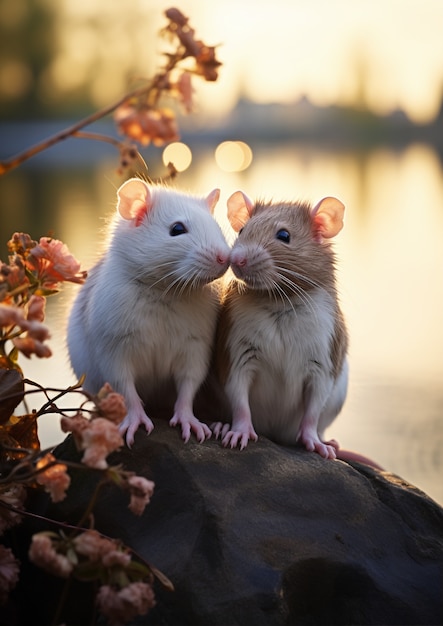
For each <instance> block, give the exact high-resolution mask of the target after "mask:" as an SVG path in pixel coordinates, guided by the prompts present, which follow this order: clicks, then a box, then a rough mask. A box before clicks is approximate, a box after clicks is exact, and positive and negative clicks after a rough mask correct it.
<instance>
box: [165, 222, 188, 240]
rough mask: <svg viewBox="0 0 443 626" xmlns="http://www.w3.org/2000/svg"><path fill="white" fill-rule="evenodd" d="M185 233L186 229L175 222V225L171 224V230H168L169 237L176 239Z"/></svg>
mask: <svg viewBox="0 0 443 626" xmlns="http://www.w3.org/2000/svg"><path fill="white" fill-rule="evenodd" d="M187 232H188V229H187V228H186V226H185V225H184V224H182V223H181V222H175V224H172V226H171V228H170V229H169V234H170V235H171V237H177V235H184V234H185V233H187Z"/></svg>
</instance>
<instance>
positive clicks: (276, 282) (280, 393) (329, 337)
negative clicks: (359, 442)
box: [211, 191, 348, 458]
mask: <svg viewBox="0 0 443 626" xmlns="http://www.w3.org/2000/svg"><path fill="white" fill-rule="evenodd" d="M343 214H344V206H343V204H342V203H341V202H340V201H339V200H337V199H336V198H331V197H328V198H324V199H323V200H321V201H320V202H319V203H318V204H317V205H316V206H315V207H314V208H311V206H309V205H308V204H305V203H303V202H283V203H265V202H257V203H255V204H254V203H253V202H252V201H251V200H250V199H249V198H248V197H247V196H246V195H245V194H244V193H242V192H240V191H237V192H236V193H234V194H233V195H232V196H231V197H230V198H229V200H228V218H229V220H230V223H231V225H232V227H233V229H234V230H235V231H236V232H238V233H239V235H238V238H237V239H236V241H235V243H234V245H233V248H232V251H231V268H232V270H233V272H234V274H235V279H234V280H233V281H231V282H230V283H229V286H228V287H227V290H226V293H225V297H224V301H223V307H222V313H221V318H220V324H219V332H218V340H217V370H218V373H219V376H220V379H221V382H222V384H223V385H224V389H225V392H226V394H227V397H228V400H229V403H230V406H231V409H232V424H231V425H228V424H223V423H222V422H217V423H214V424H212V426H211V428H212V430H213V432H214V433H215V435H216V436H220V437H221V438H222V443H223V445H225V446H231V447H233V448H234V447H237V446H240V448H244V447H245V446H246V445H247V444H248V441H249V440H250V439H252V440H256V439H257V436H258V435H257V434H261V435H263V436H266V437H268V438H270V439H272V440H274V441H276V442H277V443H281V444H285V445H291V444H295V443H297V442H300V443H301V444H302V445H304V447H305V448H306V449H307V450H310V451H315V452H317V453H318V454H320V455H321V456H323V457H325V458H336V450H337V448H338V444H337V442H335V441H334V440H332V441H324V439H323V436H324V430H325V429H326V427H328V426H329V425H330V424H331V422H332V421H333V420H334V419H335V417H336V416H337V414H338V413H339V412H340V410H341V408H342V405H343V403H344V400H345V397H346V393H347V381H348V364H347V358H346V354H347V345H348V334H347V330H346V326H345V322H344V318H343V315H342V312H341V309H340V306H339V303H338V297H337V288H336V279H335V260H334V254H333V251H332V249H331V245H330V243H329V242H328V241H327V240H328V239H330V238H331V237H334V236H335V235H336V234H337V233H338V232H339V231H340V230H341V228H342V226H343Z"/></svg>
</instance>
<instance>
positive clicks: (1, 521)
mask: <svg viewBox="0 0 443 626" xmlns="http://www.w3.org/2000/svg"><path fill="white" fill-rule="evenodd" d="M25 498H26V489H25V488H24V487H23V485H20V484H9V485H3V486H1V487H0V535H1V534H3V532H4V531H5V530H6V529H7V528H11V527H12V526H15V525H16V524H18V523H20V522H21V520H22V516H21V515H20V510H22V509H23V504H24V501H25ZM2 502H3V503H4V504H6V505H8V506H10V507H13V508H14V509H16V511H11V510H10V509H7V508H6V507H4V506H1V504H2Z"/></svg>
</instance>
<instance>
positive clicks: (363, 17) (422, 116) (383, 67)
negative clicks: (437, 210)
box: [46, 0, 443, 123]
mask: <svg viewBox="0 0 443 626" xmlns="http://www.w3.org/2000/svg"><path fill="white" fill-rule="evenodd" d="M48 1H49V2H51V1H52V4H53V10H54V12H56V14H57V16H58V17H57V25H56V50H57V53H56V56H55V58H54V60H53V62H52V64H51V67H50V68H48V72H47V75H46V81H47V85H46V86H50V85H52V87H53V88H55V91H54V89H53V91H54V93H55V92H57V91H60V93H61V94H65V96H66V95H67V94H69V90H70V89H73V88H75V87H76V86H78V84H81V83H82V81H83V82H84V81H87V80H89V81H91V87H90V89H91V92H92V94H93V97H94V100H95V102H96V104H97V105H101V104H105V103H109V101H110V99H111V98H113V97H116V96H117V97H118V95H120V94H121V93H122V90H124V88H125V80H126V78H127V75H128V74H132V75H134V76H140V75H142V74H143V72H144V73H146V72H147V70H148V72H152V68H153V63H155V62H157V64H158V63H159V62H161V56H160V53H161V52H162V51H163V49H164V46H162V44H161V43H160V42H159V40H158V37H157V36H156V33H157V31H158V30H159V28H160V27H161V26H162V25H164V24H165V19H164V17H163V12H164V10H165V9H167V8H169V7H171V6H174V5H175V6H177V8H179V9H180V10H181V11H182V12H183V13H185V14H186V15H187V16H188V17H189V18H190V23H191V25H193V26H194V28H195V29H196V33H197V36H198V37H200V38H201V39H203V40H204V41H205V43H207V44H209V45H215V44H220V46H219V49H218V56H219V58H220V60H221V61H223V67H222V69H221V71H220V79H219V81H217V83H215V84H205V85H198V95H199V101H200V102H201V107H202V108H203V109H205V111H206V112H207V111H210V112H211V114H214V115H217V114H225V113H227V112H228V111H229V110H230V109H231V107H232V106H233V105H234V104H235V102H236V100H237V98H238V97H239V96H240V95H242V96H246V97H248V98H251V99H252V100H255V101H257V102H291V101H296V100H298V99H299V98H300V97H302V96H307V97H309V99H311V100H312V101H313V102H314V103H315V104H318V105H329V104H350V105H352V104H359V105H361V104H364V105H365V106H367V107H369V108H370V109H371V110H373V111H375V112H379V113H386V112H390V111H392V110H393V109H395V108H398V107H400V108H403V109H404V110H405V111H406V113H407V114H408V116H409V117H410V118H411V119H412V120H413V121H415V122H418V123H420V122H427V121H429V120H432V119H433V117H434V116H435V115H436V113H437V112H438V108H439V105H440V101H441V97H442V88H443V37H442V28H443V2H442V1H441V0H262V1H260V2H255V1H253V0H243V1H242V2H238V0H210V1H208V0H186V2H180V1H179V0H178V1H177V2H174V1H172V2H171V0H128V1H127V2H124V3H120V2H109V1H106V0H63V1H62V2H59V1H58V0H57V1H55V0H48ZM91 68H92V72H91ZM91 74H92V75H91ZM92 76H93V78H94V80H93V81H92V80H91V78H92ZM199 82H200V81H199ZM196 86H197V85H196Z"/></svg>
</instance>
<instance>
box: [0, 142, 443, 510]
mask: <svg viewBox="0 0 443 626" xmlns="http://www.w3.org/2000/svg"><path fill="white" fill-rule="evenodd" d="M114 167H115V163H114V162H111V163H101V164H100V165H98V166H91V167H89V168H88V169H85V170H84V171H77V170H74V171H71V170H69V171H67V170H56V169H48V170H46V169H45V170H36V169H34V168H26V169H22V170H20V171H17V172H14V173H11V174H10V175H8V176H6V177H5V178H3V179H0V217H1V221H0V224H1V226H0V229H1V232H0V234H1V241H0V245H1V258H5V255H6V250H5V247H4V242H6V240H7V239H8V238H9V236H10V235H11V233H12V232H13V231H15V230H23V231H26V232H29V233H30V234H31V236H32V237H33V238H38V237H39V236H40V235H44V234H47V233H48V232H49V231H51V232H52V233H53V234H54V235H55V236H56V237H57V238H59V239H62V240H63V241H65V242H66V243H67V244H68V246H69V248H70V249H71V251H72V252H73V254H75V256H76V257H77V258H78V259H79V260H81V261H82V265H83V267H84V268H87V267H89V266H90V265H91V264H92V263H93V261H94V258H95V256H96V254H97V252H98V251H99V249H100V244H99V242H100V241H101V239H102V236H101V234H100V232H101V231H102V229H103V226H104V218H106V217H107V216H108V215H109V214H110V212H111V211H112V210H113V204H114V198H115V189H116V187H117V186H118V184H119V182H120V181H119V180H118V178H117V176H116V174H115V172H114ZM175 185H176V186H177V187H179V188H182V189H186V190H190V191H193V192H196V193H201V194H206V193H207V192H209V191H210V190H211V189H213V188H214V187H220V188H221V190H222V196H221V201H220V203H219V208H218V214H217V216H218V219H219V220H220V222H221V223H222V225H223V227H224V228H226V229H227V228H228V226H227V221H226V218H225V215H224V210H225V209H224V207H225V205H226V199H227V198H228V197H229V195H230V194H231V193H232V192H233V191H235V190H237V189H242V190H243V191H245V192H246V193H247V194H248V195H250V196H251V197H261V198H265V199H271V198H272V199H275V200H280V199H283V200H290V199H297V198H301V199H309V200H311V201H312V202H316V201H317V200H319V199H320V198H322V197H323V196H326V195H334V196H337V197H338V198H340V199H341V200H342V201H343V202H344V203H345V205H346V209H347V212H346V222H345V228H344V230H343V231H342V233H341V234H340V235H339V237H338V238H337V240H336V244H335V245H336V251H337V254H338V257H339V285H340V293H341V300H342V304H343V309H344V311H345V312H346V316H347V320H348V325H349V330H350V335H351V347H350V364H351V379H350V389H349V397H348V400H347V403H346V405H345V408H344V410H343V412H342V414H341V415H340V416H339V418H338V419H337V421H336V423H335V424H333V425H332V427H331V428H330V431H329V433H328V434H329V435H330V436H334V437H337V438H338V439H339V440H340V442H341V444H342V446H343V447H346V448H351V449H357V450H359V451H360V452H362V453H364V454H366V455H369V456H372V457H373V458H374V459H376V460H377V461H378V462H379V463H380V464H381V465H383V466H384V467H385V468H386V469H388V470H390V471H392V472H394V473H396V474H399V475H400V476H402V477H403V478H405V479H406V480H408V481H410V482H412V483H413V484H415V485H416V486H418V487H419V488H421V489H423V490H424V491H426V493H428V494H429V495H430V496H431V497H433V498H434V499H436V500H437V501H439V502H440V503H443V487H442V482H443V481H441V473H442V467H443V452H442V450H443V388H442V380H443V356H442V355H443V328H442V323H441V320H442V311H443V246H442V245H441V233H442V232H443V210H442V207H443V177H442V171H441V164H440V162H439V160H438V158H437V156H436V155H435V154H434V152H433V151H432V150H431V149H430V148H428V147H426V146H422V145H413V146H411V147H409V148H408V149H406V150H404V151H403V152H393V151H390V150H388V149H380V150H375V151H372V152H369V153H356V152H343V153H334V152H326V151H319V150H315V149H313V148H303V147H300V146H297V147H295V146H289V145H285V146H266V147H260V146H258V147H255V148H254V160H253V162H252V165H251V166H250V168H249V169H247V170H245V171H243V172H240V173H238V172H237V173H230V172H226V171H222V170H220V168H219V167H218V166H217V164H216V161H215V158H214V153H213V151H210V150H208V151H204V150H202V151H201V152H196V153H195V154H194V155H193V164H192V166H191V168H190V170H188V171H186V172H184V173H183V174H181V175H180V177H179V178H178V179H177V181H176V183H175ZM76 289H77V288H76V287H72V288H68V289H65V290H64V291H63V292H62V294H60V295H59V296H56V297H55V298H52V299H50V300H49V303H48V304H49V307H48V309H49V310H48V321H49V324H50V326H51V329H52V331H53V339H52V343H51V346H52V348H53V351H54V354H55V356H54V357H53V358H52V359H49V360H48V361H46V362H44V363H43V362H42V361H38V360H31V361H26V362H25V363H24V364H23V366H24V368H25V373H26V375H27V376H28V377H29V378H32V379H34V380H38V382H40V383H42V384H45V385H48V386H49V385H51V386H65V385H68V384H71V383H72V382H74V379H73V377H72V375H71V373H70V371H69V368H68V367H67V365H66V363H67V360H66V352H65V348H64V323H65V320H66V311H67V308H68V306H69V300H70V298H71V296H72V295H73V294H75V292H76ZM55 422H57V425H55ZM41 436H42V439H43V443H44V444H45V445H46V444H52V443H55V442H57V441H59V440H60V439H61V438H62V434H61V432H60V430H59V428H58V420H55V418H51V419H49V418H47V419H46V421H43V422H42V426H41Z"/></svg>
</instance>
